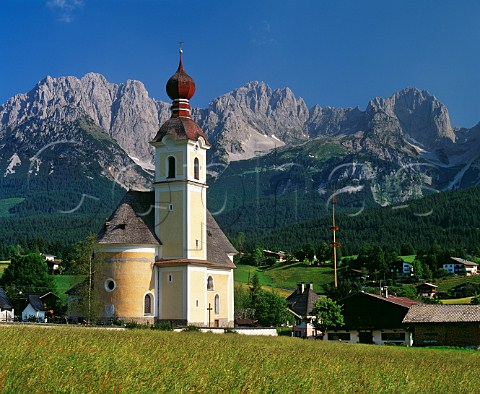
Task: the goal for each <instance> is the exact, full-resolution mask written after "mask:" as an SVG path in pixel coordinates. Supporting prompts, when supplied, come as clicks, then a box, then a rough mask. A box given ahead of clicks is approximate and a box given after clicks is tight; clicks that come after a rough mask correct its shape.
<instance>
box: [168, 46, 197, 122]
mask: <svg viewBox="0 0 480 394" xmlns="http://www.w3.org/2000/svg"><path fill="white" fill-rule="evenodd" d="M179 52H180V62H179V64H178V69H177V72H176V73H175V74H173V75H172V76H171V77H170V79H169V80H168V82H167V86H166V90H167V94H168V97H170V99H172V100H173V102H172V107H171V110H172V118H176V117H179V116H185V117H190V112H191V110H192V108H191V107H190V103H189V100H190V99H191V98H192V97H193V95H194V94H195V82H194V80H193V78H192V77H191V76H190V75H188V74H187V73H186V72H185V70H184V68H183V59H182V55H183V49H182V47H181V44H180V50H179Z"/></svg>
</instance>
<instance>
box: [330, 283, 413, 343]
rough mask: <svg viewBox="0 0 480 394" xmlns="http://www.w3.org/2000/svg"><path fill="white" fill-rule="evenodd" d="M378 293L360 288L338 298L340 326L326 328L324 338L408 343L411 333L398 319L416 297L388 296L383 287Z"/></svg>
mask: <svg viewBox="0 0 480 394" xmlns="http://www.w3.org/2000/svg"><path fill="white" fill-rule="evenodd" d="M382 293H383V294H382V295H376V294H369V293H364V292H360V293H357V294H354V295H351V296H349V297H346V298H344V299H343V300H340V301H339V304H341V305H342V311H343V318H344V326H343V327H342V328H341V329H335V330H333V329H332V330H327V331H326V333H325V337H324V340H325V339H327V340H329V341H338V340H341V341H345V342H352V343H375V344H386V343H395V344H402V345H407V346H410V345H411V344H412V338H411V334H410V333H409V332H408V330H407V329H406V327H404V326H403V324H402V320H403V318H404V317H405V315H406V314H407V312H408V310H409V309H410V307H411V306H412V305H414V304H416V303H418V301H414V300H411V299H409V298H405V297H396V296H390V295H389V294H388V289H386V288H383V291H382Z"/></svg>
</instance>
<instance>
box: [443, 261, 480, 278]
mask: <svg viewBox="0 0 480 394" xmlns="http://www.w3.org/2000/svg"><path fill="white" fill-rule="evenodd" d="M450 259H451V261H450V262H448V263H447V264H443V269H445V270H446V271H448V273H449V274H457V275H466V276H471V275H477V274H478V264H477V263H474V262H473V261H468V260H465V259H461V258H459V257H451V258H450Z"/></svg>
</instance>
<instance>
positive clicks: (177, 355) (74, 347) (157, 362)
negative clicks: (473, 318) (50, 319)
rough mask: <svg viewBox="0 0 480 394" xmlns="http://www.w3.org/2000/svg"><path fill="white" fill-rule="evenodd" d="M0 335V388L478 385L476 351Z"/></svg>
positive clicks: (48, 331) (108, 335)
mask: <svg viewBox="0 0 480 394" xmlns="http://www.w3.org/2000/svg"><path fill="white" fill-rule="evenodd" d="M0 338H2V345H1V346H0V362H1V369H0V392H5V393H13V392H15V393H30V392H31V393H113V392H115V393H152V392H168V393H182V392H183V393H190V392H196V393H198V392H215V393H216V392H226V393H249V392H252V393H253V392H255V393H258V392H262V393H305V392H310V393H353V392H356V393H379V392H383V393H414V392H415V393H417V392H441V393H446V392H455V393H473V392H476V391H477V390H478V367H479V366H480V353H479V352H475V351H458V350H431V349H414V348H395V347H382V346H373V345H352V344H339V343H328V342H323V341H304V340H300V339H294V338H286V337H276V338H273V337H246V336H242V335H216V334H202V333H196V332H181V333H173V332H161V331H152V330H134V331H111V330H99V329H83V328H63V327H55V328H44V327H24V326H21V327H19V326H3V327H0ZM477 392H478V391H477Z"/></svg>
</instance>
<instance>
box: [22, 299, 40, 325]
mask: <svg viewBox="0 0 480 394" xmlns="http://www.w3.org/2000/svg"><path fill="white" fill-rule="evenodd" d="M45 312H46V309H45V307H44V306H43V303H42V301H41V299H40V297H39V296H38V295H29V296H28V304H27V306H26V307H25V309H24V310H23V311H22V321H28V320H33V319H35V320H36V321H37V322H44V321H45Z"/></svg>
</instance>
